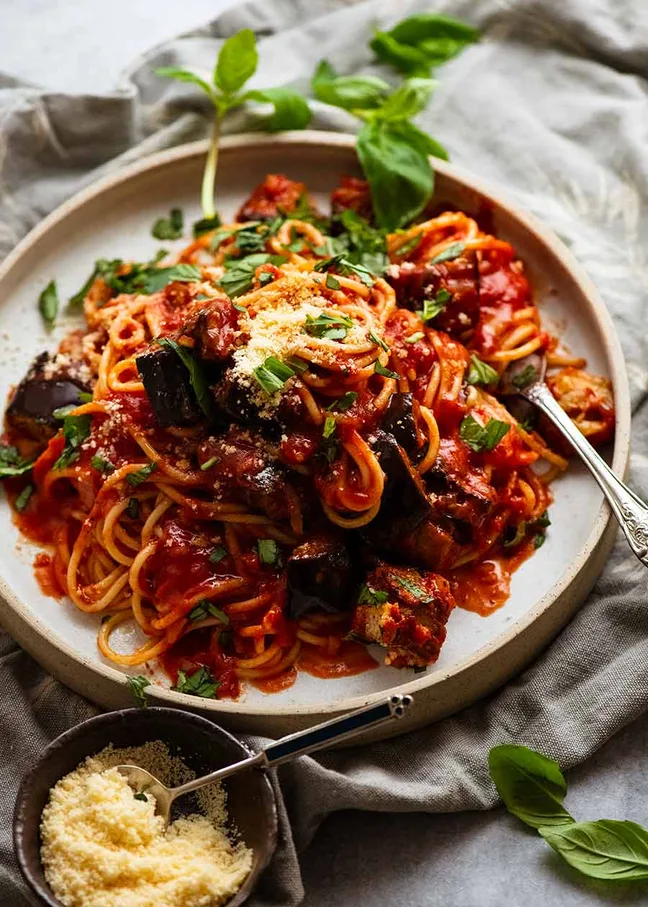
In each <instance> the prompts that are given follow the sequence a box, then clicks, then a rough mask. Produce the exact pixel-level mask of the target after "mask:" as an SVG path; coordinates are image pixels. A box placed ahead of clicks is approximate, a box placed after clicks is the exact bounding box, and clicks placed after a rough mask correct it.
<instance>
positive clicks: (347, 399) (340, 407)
mask: <svg viewBox="0 0 648 907" xmlns="http://www.w3.org/2000/svg"><path fill="white" fill-rule="evenodd" d="M357 399H358V392H357V391H347V392H346V394H344V395H343V396H342V397H340V398H339V399H338V400H334V401H333V403H331V404H330V405H329V406H327V407H326V409H327V410H328V411H329V412H331V410H335V411H336V412H338V413H345V412H346V411H347V410H348V409H351V407H352V406H353V404H354V403H355V402H356V400H357Z"/></svg>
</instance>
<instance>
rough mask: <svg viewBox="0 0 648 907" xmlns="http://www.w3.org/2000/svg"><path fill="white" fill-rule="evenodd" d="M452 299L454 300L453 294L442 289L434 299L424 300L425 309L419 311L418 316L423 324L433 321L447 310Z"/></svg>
mask: <svg viewBox="0 0 648 907" xmlns="http://www.w3.org/2000/svg"><path fill="white" fill-rule="evenodd" d="M450 299H452V294H451V293H449V292H448V291H447V290H446V289H445V288H444V287H441V289H440V290H437V292H436V295H435V297H434V299H426V300H424V302H423V308H422V309H419V310H418V311H417V313H416V314H417V315H418V316H419V318H420V319H421V320H422V321H423V322H427V321H432V319H433V318H436V317H437V315H440V314H441V312H443V311H444V310H445V307H446V305H447V304H448V302H449V301H450Z"/></svg>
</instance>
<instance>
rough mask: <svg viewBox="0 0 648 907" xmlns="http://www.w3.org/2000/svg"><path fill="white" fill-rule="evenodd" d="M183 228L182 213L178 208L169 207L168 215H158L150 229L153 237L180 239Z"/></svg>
mask: <svg viewBox="0 0 648 907" xmlns="http://www.w3.org/2000/svg"><path fill="white" fill-rule="evenodd" d="M183 230H184V215H183V213H182V210H181V209H180V208H171V211H170V213H169V216H168V217H159V218H158V219H157V220H156V221H155V223H154V224H153V227H152V229H151V235H152V236H154V237H155V239H180V237H181V236H182V231H183Z"/></svg>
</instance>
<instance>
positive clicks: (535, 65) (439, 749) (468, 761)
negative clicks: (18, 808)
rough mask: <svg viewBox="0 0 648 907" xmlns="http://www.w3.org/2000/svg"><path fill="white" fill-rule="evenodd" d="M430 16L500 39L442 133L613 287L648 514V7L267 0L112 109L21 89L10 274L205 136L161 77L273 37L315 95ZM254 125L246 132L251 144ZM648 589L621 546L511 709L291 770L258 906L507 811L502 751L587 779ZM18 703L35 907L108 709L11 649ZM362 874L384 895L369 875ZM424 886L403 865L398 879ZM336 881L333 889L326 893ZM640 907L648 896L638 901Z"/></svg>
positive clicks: (6, 829)
mask: <svg viewBox="0 0 648 907" xmlns="http://www.w3.org/2000/svg"><path fill="white" fill-rule="evenodd" d="M430 7H434V8H435V9H438V10H441V11H445V12H448V13H451V14H453V15H458V16H461V17H463V18H466V19H467V20H469V21H472V22H474V23H475V24H477V25H479V26H480V27H481V29H482V30H483V33H484V40H483V41H482V42H481V43H480V44H478V45H476V46H474V47H472V48H470V49H469V50H468V51H467V52H466V53H464V54H463V55H462V56H461V57H460V58H459V59H457V60H455V61H453V62H452V63H450V64H448V65H447V66H445V67H444V68H443V70H442V72H441V78H442V82H441V86H440V88H439V90H438V91H437V93H436V94H435V97H434V100H433V103H432V105H431V107H430V109H429V110H428V111H427V112H426V114H425V115H424V116H423V117H422V118H421V122H422V123H423V124H424V125H425V126H426V127H427V128H429V129H430V131H431V132H433V134H434V135H435V136H436V137H437V138H438V139H439V140H441V141H442V142H443V143H444V144H445V145H446V146H447V147H448V148H449V149H450V152H451V155H452V158H453V160H455V161H457V162H459V163H461V164H464V165H465V166H467V167H469V168H471V169H472V170H474V171H476V172H478V173H481V174H483V175H484V176H485V177H487V178H490V179H493V180H495V181H499V182H500V183H501V184H502V185H505V186H506V188H507V189H508V191H509V193H512V194H514V195H515V196H516V197H517V199H518V200H519V201H520V202H522V203H523V204H524V205H525V206H526V207H527V208H529V209H531V210H532V211H534V212H535V213H536V214H538V215H539V216H540V217H542V218H543V219H544V220H545V222H547V223H548V224H549V225H550V226H552V227H553V228H554V229H555V230H556V231H557V232H558V233H559V234H560V235H561V237H562V238H563V239H564V240H565V241H566V242H567V243H568V244H569V245H570V246H571V247H572V249H573V250H574V252H575V254H576V255H577V256H578V257H579V258H580V260H581V261H582V262H583V263H584V264H585V266H586V267H587V269H588V270H589V273H590V275H591V276H592V278H593V279H594V281H595V282H596V283H597V285H598V287H599V289H600V291H601V293H602V295H603V297H604V299H605V300H606V302H607V304H608V305H609V307H610V309H611V311H612V313H613V315H614V318H615V321H616V324H617V328H618V330H619V333H620V336H621V340H622V343H623V347H624V351H625V355H626V359H627V363H628V369H629V373H630V383H631V391H632V401H633V407H634V453H633V457H632V470H631V479H632V482H633V485H634V487H635V488H636V489H637V490H638V492H639V493H640V494H643V495H644V497H645V496H648V469H647V467H648V459H647V458H646V456H644V455H643V454H642V453H641V450H642V449H643V444H644V443H645V440H646V434H647V429H648V417H647V415H646V410H645V406H644V401H645V396H646V388H647V387H648V370H647V368H646V355H645V352H646V351H645V340H644V336H645V331H644V330H643V323H644V320H645V317H646V316H645V309H646V307H645V302H644V297H645V291H646V286H647V284H648V264H647V261H646V255H645V252H644V248H643V245H642V242H641V239H642V234H643V233H645V231H646V227H647V219H648V192H647V188H646V187H647V180H646V178H647V169H648V164H647V163H646V157H645V153H644V152H645V141H646V138H648V99H647V92H648V88H647V86H648V83H647V81H646V80H647V79H648V8H647V6H646V4H645V2H644V0H634V2H623V3H619V2H615V0H596V2H593V0H563V2H560V3H559V2H556V0H554V2H552V0H544V2H542V0H510V2H503V0H477V2H470V0H457V2H453V3H450V2H435V3H422V2H417V0H413V2H410V0H407V2H403V0H399V2H396V0H392V2H388V0H384V2H376V0H370V2H364V3H360V4H355V5H349V4H348V3H343V2H335V0H267V2H256V3H250V4H248V5H246V6H243V7H241V8H238V9H236V10H233V11H230V12H227V13H225V14H223V15H222V16H220V17H219V19H217V20H216V21H215V22H213V23H212V24H211V25H209V26H207V27H205V28H204V29H200V30H199V31H196V32H193V33H191V34H189V35H185V36H184V37H181V38H178V39H177V40H175V41H173V42H171V43H170V44H168V45H165V46H163V47H159V48H156V49H155V50H153V51H151V52H150V54H148V56H147V57H146V58H145V59H140V60H138V61H137V62H136V63H135V64H134V66H133V67H132V68H131V70H130V71H129V72H127V73H126V74H125V75H124V77H123V79H122V82H121V84H120V85H119V87H118V89H117V90H116V91H115V92H114V93H112V94H110V95H102V96H88V95H83V94H77V95H67V94H66V95H64V94H57V93H52V92H43V91H41V90H39V89H38V88H36V87H33V86H28V85H22V84H18V83H17V82H16V80H15V79H12V78H11V77H3V76H2V75H0V256H2V255H4V254H6V253H7V252H8V251H9V249H10V248H11V247H12V246H13V245H14V244H15V243H16V241H17V240H18V239H20V237H21V236H23V235H24V234H25V233H26V232H27V231H28V230H29V229H30V228H31V227H33V226H34V225H35V224H36V223H37V222H38V221H39V220H40V219H41V218H42V217H43V216H44V215H45V214H47V213H48V212H49V211H50V210H52V208H54V207H55V206H56V205H57V204H59V203H60V202H61V201H63V200H64V199H65V198H67V197H69V196H70V195H71V194H72V193H73V192H75V191H76V190H77V189H78V188H79V187H80V186H82V185H84V184H86V183H87V182H89V181H91V180H94V179H96V178H97V177H98V176H99V175H100V174H101V173H103V172H105V171H106V170H110V169H114V168H116V167H119V166H121V165H123V164H124V163H127V162H129V161H132V160H135V159H138V158H141V157H143V156H144V155H146V154H148V153H150V152H151V151H154V150H157V149H160V148H164V147H168V146H170V145H173V144H178V143H180V142H184V141H188V140H190V139H194V138H197V137H200V136H202V135H204V134H205V131H206V122H205V115H206V112H207V109H206V106H205V104H204V102H203V100H202V98H201V97H200V96H199V95H198V94H197V93H195V92H194V91H193V90H192V89H191V88H189V87H186V86H177V85H170V84H167V83H164V82H162V81H160V80H158V79H155V78H153V77H152V76H151V72H150V71H151V69H152V67H153V66H156V65H168V64H171V63H175V64H181V65H182V64H184V65H203V66H206V67H208V66H209V65H210V63H211V62H212V61H213V59H214V56H215V52H216V49H217V47H218V43H219V40H220V39H222V38H223V37H225V36H227V35H229V34H231V33H233V32H235V31H237V30H238V29H240V28H243V27H251V28H254V29H255V30H256V32H257V34H258V35H259V37H260V39H261V42H260V51H261V61H262V62H261V67H260V71H259V74H258V77H257V79H256V81H257V82H258V84H259V85H264V84H266V85H270V84H273V85H274V84H286V85H288V84H290V85H295V86H297V87H300V88H302V89H305V88H306V87H307V84H308V79H309V76H310V73H311V72H312V69H313V67H314V65H315V63H316V62H317V60H318V59H319V58H321V57H323V56H326V57H328V58H329V59H330V60H331V61H332V62H333V64H334V65H335V66H336V67H338V68H339V69H340V70H342V71H344V72H353V71H357V70H358V69H361V68H362V69H366V68H367V67H368V66H370V63H371V60H370V54H369V52H368V51H367V49H366V48H367V36H368V33H369V31H370V28H371V27H372V26H373V25H374V24H376V23H378V22H380V23H388V24H389V23H391V22H393V21H394V20H396V19H398V18H400V17H402V16H404V15H407V14H409V13H411V12H414V11H418V10H422V9H426V8H430ZM314 106H315V111H316V116H315V120H314V125H315V126H316V127H317V126H319V127H321V128H339V129H350V128H352V122H353V121H352V120H350V119H349V118H347V116H346V115H345V114H344V113H342V112H340V111H332V110H330V109H326V108H324V107H322V106H321V105H317V104H316V105H314ZM250 125H251V124H250V122H249V121H248V120H246V119H245V118H244V117H243V116H240V117H239V119H238V120H234V121H233V122H232V124H231V127H230V128H231V129H232V130H233V131H240V130H241V129H242V128H245V127H249V126H250ZM252 125H253V124H252ZM644 589H645V574H644V572H643V569H642V568H641V567H640V566H639V565H638V563H636V562H635V561H634V560H633V558H632V557H631V556H630V555H629V554H628V551H627V549H626V546H625V543H624V542H623V541H621V540H620V541H618V543H617V546H616V548H615V550H614V553H613V555H612V557H611V559H610V562H609V563H608V565H607V567H606V570H605V572H604V574H603V576H602V577H601V579H600V581H599V582H598V584H597V586H596V589H595V591H594V592H593V593H592V595H591V596H590V599H589V601H588V603H587V605H586V606H585V607H584V608H583V610H582V611H581V612H580V614H579V615H578V616H577V617H576V618H574V620H573V621H572V622H571V624H570V625H569V626H568V627H567V628H566V629H565V630H564V631H563V633H562V634H561V635H560V636H559V637H558V639H557V640H556V641H555V642H554V643H553V644H552V646H551V647H550V648H549V649H548V651H546V652H545V653H544V654H542V655H541V656H540V657H539V658H538V660H537V661H536V662H535V664H534V665H533V666H532V667H530V668H529V669H528V670H527V671H525V672H524V673H523V674H522V675H521V676H520V677H518V678H517V679H516V680H514V681H513V682H511V683H510V684H509V685H508V686H507V687H506V688H504V689H503V690H501V691H500V692H499V693H497V694H496V695H494V696H492V697H490V698H489V699H487V700H485V701H483V702H481V703H478V704H477V705H475V706H473V707H472V708H470V709H467V710H465V711H464V712H462V713H460V714H459V715H457V716H455V717H452V718H449V719H446V720H444V721H442V722H440V723H437V724H436V725H434V726H432V727H430V728H428V729H425V730H422V731H419V732H417V733H414V734H410V735H408V736H407V737H405V738H400V739H395V740H392V741H388V742H385V743H382V744H377V745H374V746H372V747H369V748H356V749H351V750H345V751H342V752H337V753H330V754H325V755H321V756H319V757H318V758H317V759H310V758H304V759H301V760H300V761H299V762H298V763H295V764H293V765H289V766H285V767H283V768H282V769H281V770H280V781H281V792H279V788H277V792H278V794H279V799H280V813H281V841H280V847H279V849H278V852H277V856H276V858H275V860H274V862H273V864H272V866H271V868H270V870H269V871H268V872H267V873H266V876H265V878H264V880H263V884H262V885H261V886H260V888H259V890H258V892H257V894H256V896H255V898H254V899H253V903H254V905H255V907H261V905H270V904H276V905H283V907H291V905H296V904H298V903H299V902H300V901H301V900H302V898H303V887H302V882H301V877H300V871H299V865H298V861H297V852H298V851H299V850H302V849H303V848H305V847H306V846H307V845H308V844H309V842H310V841H311V839H312V837H313V835H314V834H315V831H316V830H317V828H318V826H319V825H320V823H321V822H322V821H323V819H324V818H325V817H326V816H328V815H329V814H331V813H333V812H335V811H339V810H344V809H354V810H365V811H378V812H392V813H398V812H401V813H406V812H431V813H432V812H438V813H452V812H459V811H463V810H480V809H487V808H489V807H492V806H494V805H495V804H496V802H497V797H496V793H495V790H494V788H493V786H492V784H491V783H490V781H489V779H488V775H487V768H486V757H487V753H488V750H489V748H490V747H491V746H493V745H494V744H496V743H498V742H502V741H515V742H519V743H525V744H527V745H529V746H532V747H534V748H537V749H540V750H542V751H543V752H545V753H548V754H550V755H552V756H553V757H554V758H556V759H558V761H559V762H560V764H561V765H562V766H563V767H564V768H569V767H570V766H573V765H576V764H578V763H580V762H582V761H583V760H585V759H587V758H588V756H590V755H591V754H592V753H594V752H595V750H596V749H597V748H598V747H600V746H601V745H602V744H603V743H604V742H605V741H606V740H607V739H608V738H609V737H610V736H611V735H612V734H614V733H615V732H616V731H618V730H619V729H620V728H622V727H623V726H624V725H625V724H627V723H628V722H630V721H631V720H633V719H634V718H636V717H637V716H639V715H641V714H642V713H643V712H644V711H645V709H646V705H647V704H648V639H647V635H648V634H647V631H648V613H647V612H646V606H645V592H644ZM0 685H1V686H0V688H1V689H2V691H3V696H2V703H1V706H0V729H1V730H0V787H1V790H2V795H1V796H0V904H2V907H18V905H21V907H22V905H25V904H27V903H30V899H29V896H28V895H27V894H26V892H25V889H24V886H23V885H22V883H21V881H20V880H19V878H18V875H17V871H16V869H15V865H14V862H13V858H12V853H11V842H10V827H11V812H12V809H13V801H14V796H15V791H16V787H17V784H18V781H19V778H20V775H21V774H22V772H23V771H24V770H25V769H26V768H27V767H28V766H29V765H30V764H31V762H32V760H33V759H34V758H35V757H36V756H37V754H38V753H39V752H40V751H41V749H42V748H43V746H45V745H46V744H47V742H48V741H50V740H51V739H52V738H53V737H54V736H56V735H57V734H59V733H61V732H62V731H63V730H65V729H66V728H68V727H70V726H72V725H73V724H75V723H77V722H78V721H80V720H82V719H83V718H86V717H88V716H89V715H91V714H93V712H94V711H95V710H94V708H93V706H91V705H89V704H88V703H86V702H85V701H84V700H83V699H81V698H80V697H78V696H75V695H74V694H72V693H71V692H70V691H68V690H67V689H65V688H64V687H62V686H61V685H60V684H58V683H57V682H55V681H54V680H53V679H52V678H50V677H48V676H47V675H46V674H45V673H44V672H43V671H42V670H41V669H40V668H39V667H38V665H36V664H35V663H34V662H33V661H32V660H31V659H30V658H28V656H26V655H25V654H24V653H23V652H21V651H20V650H19V649H18V647H17V646H16V645H15V644H14V643H13V642H12V640H11V639H10V638H9V637H8V636H7V635H6V634H4V635H0ZM626 736H627V735H626ZM288 817H290V821H288ZM412 822H413V823H414V819H412ZM354 826H355V827H356V828H357V827H358V823H357V822H355V820H354ZM358 851H359V853H360V854H362V842H361V841H360V844H359V847H358ZM354 868H355V869H356V870H357V873H358V876H359V877H360V876H362V875H363V868H362V867H361V866H357V867H354ZM329 870H330V867H327V869H326V873H328V872H329ZM402 871H403V862H402V856H401V863H400V868H399V867H398V864H396V865H395V866H394V868H393V872H394V874H397V873H398V872H402ZM383 873H384V869H383ZM325 878H326V874H325V872H324V871H323V872H322V884H325V882H324V879H325ZM438 884H439V887H438V888H437V890H436V894H435V892H428V893H427V894H426V895H425V896H423V895H422V896H421V899H420V901H419V902H417V903H421V904H424V903H425V904H432V903H434V904H436V903H444V904H453V902H454V903H458V902H459V899H458V898H457V899H455V898H454V896H453V892H452V891H448V890H447V889H446V890H445V891H444V889H443V887H442V881H441V880H440V881H439V883H438ZM351 890H353V886H351ZM470 891H471V892H472V894H471V895H469V896H468V897H467V898H465V897H462V899H461V903H462V904H470V905H472V904H477V903H479V902H480V901H481V898H480V895H479V886H475V885H473V886H472V887H471V888H470ZM627 891H628V889H626V892H627ZM503 896H504V895H503ZM639 897H640V895H639V894H638V893H635V896H634V897H633V900H634V902H636V901H637V898H639ZM471 898H472V899H471ZM624 899H625V898H624ZM355 900H356V899H355V897H354V902H355ZM391 900H393V902H394V903H396V902H397V900H394V899H393V897H392V899H391ZM374 901H375V903H380V899H378V900H375V898H374ZM322 903H323V901H322ZM488 903H499V901H498V900H497V899H496V900H489V901H488ZM544 903H547V901H544ZM579 903H580V901H579Z"/></svg>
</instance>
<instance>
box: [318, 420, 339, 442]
mask: <svg viewBox="0 0 648 907" xmlns="http://www.w3.org/2000/svg"><path fill="white" fill-rule="evenodd" d="M336 427H337V423H336V421H335V419H334V418H333V416H327V417H326V419H324V428H323V429H322V437H323V438H330V437H331V436H332V435H334V434H335V429H336Z"/></svg>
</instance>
